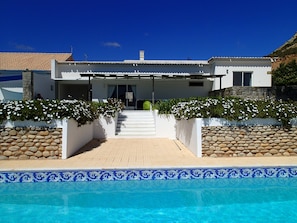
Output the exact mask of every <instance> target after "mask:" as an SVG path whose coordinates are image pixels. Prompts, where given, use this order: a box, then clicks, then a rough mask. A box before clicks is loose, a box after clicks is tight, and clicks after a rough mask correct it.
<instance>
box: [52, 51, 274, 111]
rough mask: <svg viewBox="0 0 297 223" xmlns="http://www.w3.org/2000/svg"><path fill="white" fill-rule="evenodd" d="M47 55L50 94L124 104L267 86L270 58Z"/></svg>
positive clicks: (269, 80) (140, 104)
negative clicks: (115, 58) (78, 58)
mask: <svg viewBox="0 0 297 223" xmlns="http://www.w3.org/2000/svg"><path fill="white" fill-rule="evenodd" d="M143 55H144V52H142V51H140V58H139V60H124V61H99V62H96V61H64V62H57V61H55V60H52V64H51V66H52V67H51V68H52V69H51V78H52V80H54V81H55V83H56V84H55V89H56V98H58V99H71V98H76V99H86V100H104V99H107V98H118V99H121V100H122V101H123V102H124V103H125V105H126V107H128V108H132V109H133V108H134V109H137V108H140V107H141V106H142V102H143V101H144V100H150V101H152V102H155V101H157V100H167V99H171V98H185V97H198V96H208V95H209V92H211V91H214V90H219V89H223V88H228V87H232V86H251V87H253V86H255V87H271V75H270V74H269V72H270V71H271V60H270V58H262V57H260V58H233V57H226V58H220V57H214V58H211V59H209V60H145V59H144V56H143Z"/></svg>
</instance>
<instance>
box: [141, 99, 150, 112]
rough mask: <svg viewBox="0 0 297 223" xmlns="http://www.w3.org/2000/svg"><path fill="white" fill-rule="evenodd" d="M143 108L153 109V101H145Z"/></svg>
mask: <svg viewBox="0 0 297 223" xmlns="http://www.w3.org/2000/svg"><path fill="white" fill-rule="evenodd" d="M142 108H143V110H150V109H151V102H150V101H144V102H143V106H142Z"/></svg>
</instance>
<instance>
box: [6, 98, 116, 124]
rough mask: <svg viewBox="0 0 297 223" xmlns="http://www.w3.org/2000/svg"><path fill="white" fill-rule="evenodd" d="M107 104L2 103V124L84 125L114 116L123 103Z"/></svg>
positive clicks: (58, 102) (78, 102)
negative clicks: (56, 122) (55, 122)
mask: <svg viewBox="0 0 297 223" xmlns="http://www.w3.org/2000/svg"><path fill="white" fill-rule="evenodd" d="M107 104H108V107H106V105H104V106H103V105H102V104H100V103H95V102H86V101H80V100H23V101H8V102H5V103H0V123H2V122H3V121H5V120H11V121H17V120H19V121H23V120H33V121H36V122H40V121H45V122H48V123H50V122H51V121H52V120H53V119H64V118H66V119H71V118H73V119H74V120H76V121H77V123H78V125H84V124H86V123H88V122H92V121H94V120H95V119H96V118H98V116H99V114H103V115H109V116H113V115H114V114H115V113H116V111H119V106H120V104H121V103H120V102H118V101H117V100H114V99H113V100H112V103H109V102H108V103H107ZM102 107H103V108H102ZM106 110H108V111H106Z"/></svg>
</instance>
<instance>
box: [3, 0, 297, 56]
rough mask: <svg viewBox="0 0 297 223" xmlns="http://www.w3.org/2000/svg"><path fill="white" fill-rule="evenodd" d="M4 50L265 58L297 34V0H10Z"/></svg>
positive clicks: (7, 0) (5, 3) (6, 7)
mask: <svg viewBox="0 0 297 223" xmlns="http://www.w3.org/2000/svg"><path fill="white" fill-rule="evenodd" d="M0 5H1V13H0V27H1V35H0V51H2V52H71V49H72V52H73V56H74V59H75V60H85V59H87V60H91V61H102V60H125V59H138V52H139V50H145V59H151V60H154V59H177V60H179V59H193V60H200V59H209V58H210V57H213V56H265V55H267V54H269V53H271V52H272V51H273V50H275V49H276V48H278V47H279V46H280V45H282V44H283V43H284V42H285V41H287V40H288V39H289V38H291V37H292V36H293V35H294V34H295V33H296V32H297V13H296V8H297V1H296V0H283V1H279V0H270V1H269V0H257V1H256V0H249V1H241V0H237V1H234V0H225V1H223V0H212V1H203V0H201V1H199V0H183V1H181V0H168V1H167V0H166V1H165V0H138V1H136V0H97V1H96V0H84V1H70V0H51V1H49V0H44V1H40V0H26V1H24V0H2V1H1V3H0Z"/></svg>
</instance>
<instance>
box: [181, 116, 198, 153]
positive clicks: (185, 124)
mask: <svg viewBox="0 0 297 223" xmlns="http://www.w3.org/2000/svg"><path fill="white" fill-rule="evenodd" d="M201 124H202V119H201V118H196V119H190V120H177V121H176V138H177V139H178V140H179V141H180V142H181V143H183V144H184V145H185V146H186V147H187V148H188V149H189V150H190V151H191V152H192V153H193V154H194V155H195V156H197V157H202V133H201V130H202V129H201Z"/></svg>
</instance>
